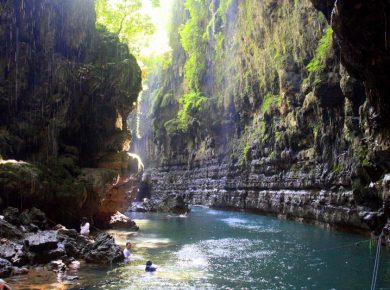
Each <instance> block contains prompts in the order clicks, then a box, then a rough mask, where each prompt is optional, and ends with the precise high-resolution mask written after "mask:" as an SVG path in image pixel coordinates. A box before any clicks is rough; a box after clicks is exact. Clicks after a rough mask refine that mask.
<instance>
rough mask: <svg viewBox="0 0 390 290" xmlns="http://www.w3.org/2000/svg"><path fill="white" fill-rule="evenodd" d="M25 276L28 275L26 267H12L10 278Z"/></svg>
mask: <svg viewBox="0 0 390 290" xmlns="http://www.w3.org/2000/svg"><path fill="white" fill-rule="evenodd" d="M26 274H28V269H27V268H26V267H20V268H19V267H12V276H15V275H26Z"/></svg>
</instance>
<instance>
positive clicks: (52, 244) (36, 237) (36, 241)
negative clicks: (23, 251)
mask: <svg viewBox="0 0 390 290" xmlns="http://www.w3.org/2000/svg"><path fill="white" fill-rule="evenodd" d="M26 240H28V241H29V243H30V250H31V251H33V252H37V253H38V252H44V251H48V250H53V249H55V248H57V243H58V242H59V240H58V233H57V231H53V230H49V231H41V232H38V233H35V234H29V235H27V236H26Z"/></svg>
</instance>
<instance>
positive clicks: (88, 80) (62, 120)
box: [0, 0, 141, 225]
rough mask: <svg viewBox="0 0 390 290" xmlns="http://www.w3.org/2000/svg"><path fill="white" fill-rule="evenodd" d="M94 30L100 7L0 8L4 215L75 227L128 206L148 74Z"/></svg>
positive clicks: (74, 2)
mask: <svg viewBox="0 0 390 290" xmlns="http://www.w3.org/2000/svg"><path fill="white" fill-rule="evenodd" d="M95 22H96V16H95V7H94V1H93V0H85V1H79V0H69V1H55V0H35V1H25V0H21V1H11V0H10V1H1V3H0V43H1V46H0V111H1V114H0V208H2V207H6V206H9V205H10V206H15V207H18V208H19V209H25V208H29V207H31V206H36V207H39V208H41V209H42V210H45V211H46V212H47V214H48V216H49V217H50V218H52V219H55V220H56V221H60V222H63V223H65V224H67V225H69V224H72V223H73V224H76V223H77V224H78V222H79V218H80V216H83V215H85V216H88V217H89V218H90V219H92V220H93V219H94V220H95V222H96V223H99V222H100V223H103V221H105V220H106V218H107V216H109V215H110V214H111V213H113V212H115V211H116V210H118V209H124V208H126V207H127V205H128V199H129V196H128V195H129V192H130V191H131V188H132V184H133V183H134V185H135V184H136V179H137V177H136V174H137V161H136V160H133V158H131V157H130V156H128V155H127V153H126V152H125V151H127V150H128V147H129V144H130V140H131V134H130V131H129V130H128V129H127V124H126V118H127V115H128V114H129V113H130V111H131V110H132V109H133V107H134V103H135V102H136V100H137V97H138V93H139V91H140V90H141V70H140V68H139V66H138V64H137V62H136V59H135V58H134V57H133V56H132V55H130V54H129V52H128V48H127V45H124V44H121V43H120V42H119V39H118V37H117V36H116V35H114V34H111V33H108V32H107V31H105V29H104V28H102V27H96V25H95Z"/></svg>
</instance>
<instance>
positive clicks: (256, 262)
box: [48, 207, 390, 289]
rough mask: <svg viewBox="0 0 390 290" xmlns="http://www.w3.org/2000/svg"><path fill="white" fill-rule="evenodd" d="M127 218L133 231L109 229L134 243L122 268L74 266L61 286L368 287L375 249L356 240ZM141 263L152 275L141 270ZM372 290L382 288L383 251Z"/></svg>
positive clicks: (298, 230) (206, 212) (283, 228)
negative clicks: (151, 267) (72, 277)
mask: <svg viewBox="0 0 390 290" xmlns="http://www.w3.org/2000/svg"><path fill="white" fill-rule="evenodd" d="M131 217H132V218H134V219H136V222H137V224H138V225H139V226H140V231H139V232H138V233H129V232H120V231H114V232H112V233H113V234H114V235H115V237H116V240H117V241H118V242H119V243H120V244H122V245H123V244H124V243H125V242H126V241H131V242H132V243H133V244H134V246H135V247H134V250H133V255H132V261H131V263H130V265H127V266H125V265H119V266H118V267H109V268H101V267H98V266H84V267H81V269H80V270H79V272H78V273H77V275H78V276H80V278H81V279H80V280H79V281H77V282H76V284H72V283H70V284H69V285H68V286H67V289H370V285H371V275H372V268H373V262H374V256H375V249H374V247H372V248H371V249H370V247H369V245H370V242H369V241H368V240H367V239H368V238H367V237H364V236H360V235H354V234H349V233H343V232H336V231H329V230H324V229H320V228H318V227H315V226H311V225H307V224H299V223H296V222H292V221H285V220H279V219H276V218H273V217H267V216H260V215H255V214H250V213H242V212H229V211H217V210H212V209H208V208H200V207H196V208H194V209H193V210H192V211H191V213H190V214H189V215H188V216H187V217H184V216H181V217H180V216H170V215H166V214H142V213H133V214H131ZM360 241H364V242H361V243H358V244H356V242H360ZM146 260H152V261H153V262H154V264H156V265H157V266H158V270H157V272H155V273H145V272H144V264H145V262H146ZM48 289H49V288H48ZM62 289H66V288H62ZM377 289H390V255H389V252H387V251H386V250H385V249H383V251H382V256H381V260H380V269H379V274H378V283H377Z"/></svg>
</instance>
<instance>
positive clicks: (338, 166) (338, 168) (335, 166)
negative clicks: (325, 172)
mask: <svg viewBox="0 0 390 290" xmlns="http://www.w3.org/2000/svg"><path fill="white" fill-rule="evenodd" d="M332 172H333V173H335V174H338V173H340V172H341V164H340V163H337V162H335V163H333V165H332Z"/></svg>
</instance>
